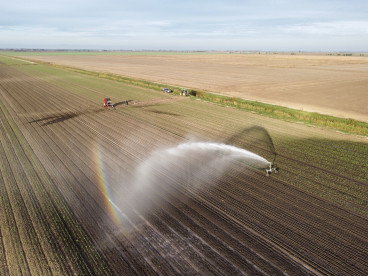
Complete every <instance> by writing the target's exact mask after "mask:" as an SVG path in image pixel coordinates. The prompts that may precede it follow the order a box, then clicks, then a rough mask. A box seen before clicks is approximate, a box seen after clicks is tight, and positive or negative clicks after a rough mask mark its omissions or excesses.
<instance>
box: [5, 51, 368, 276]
mask: <svg viewBox="0 0 368 276" xmlns="http://www.w3.org/2000/svg"><path fill="white" fill-rule="evenodd" d="M5 62H6V59H5V58H3V62H1V63H0V138H1V139H0V141H1V143H0V158H1V161H0V173H1V174H0V175H1V177H0V193H1V197H0V275H48V274H55V275H73V274H78V275H91V274H97V275H137V274H138V275H158V274H159V275H175V274H176V275H178V274H181V275H194V274H201V275H224V274H226V275H243V274H248V275H285V274H288V275H318V274H325V275H367V274H368V262H367V256H368V249H367V248H368V217H367V214H368V208H367V203H368V181H367V175H368V166H367V164H368V162H367V161H368V157H367V156H368V143H367V139H366V138H360V137H355V136H350V135H347V134H341V133H337V132H334V131H332V130H327V129H319V128H313V127H308V126H305V125H301V124H296V123H288V122H283V121H278V120H274V119H271V118H266V117H262V116H259V115H256V114H252V113H247V112H244V111H241V110H237V109H235V108H226V107H223V106H218V105H214V104H210V103H206V102H202V101H196V100H193V99H191V98H189V97H179V96H174V95H166V94H163V93H160V92H157V91H152V90H149V89H143V88H137V87H133V86H127V85H124V84H121V83H117V82H113V81H108V80H102V79H98V78H94V77H90V76H86V75H79V74H77V73H71V72H67V71H63V70H61V69H56V68H53V67H50V66H45V65H37V64H29V63H23V62H21V61H13V62H9V64H10V63H11V64H10V65H9V64H5ZM106 96H109V97H111V99H112V101H113V102H114V103H117V105H116V108H115V109H104V108H103V107H102V104H103V98H104V97H106ZM126 100H128V102H129V104H128V105H126V104H124V101H126ZM254 125H256V126H259V127H261V128H263V129H265V130H267V131H268V133H269V134H270V136H271V137H272V139H273V143H274V146H275V148H276V151H277V153H278V156H277V163H278V165H279V167H280V172H279V173H278V174H275V175H274V174H273V175H271V176H270V177H266V176H265V171H264V170H263V169H259V168H257V167H254V166H250V165H249V164H248V163H247V161H244V160H233V159H231V160H230V159H229V160H227V159H226V161H227V162H226V166H222V165H219V164H217V165H216V166H212V165H208V164H209V163H211V160H207V159H206V158H207V157H208V156H207V155H198V154H197V155H196V154H194V155H192V156H190V158H184V159H179V158H178V160H180V162H179V161H178V160H175V159H174V160H172V161H173V162H171V163H170V162H169V163H168V162H164V160H160V159H159V158H158V159H157V160H156V161H155V163H150V166H151V167H150V169H149V170H147V171H144V170H143V171H139V170H138V171H137V169H140V168H142V164H146V163H145V162H146V161H147V160H151V159H150V158H152V156H153V155H154V154H155V152H156V153H157V151H160V150H162V149H165V148H170V147H173V148H175V147H176V146H178V145H180V144H182V143H187V142H188V141H193V140H194V141H202V142H212V143H213V142H216V143H226V142H230V141H231V142H234V141H235V140H236V141H235V142H236V143H235V142H234V144H235V145H237V146H239V147H242V148H244V149H246V150H249V151H252V152H254V153H257V154H259V155H261V156H263V157H265V158H267V159H268V160H270V159H272V158H273V155H272V154H271V152H270V150H269V147H268V146H267V144H265V143H264V142H263V141H261V140H259V139H258V138H257V137H252V136H251V135H248V134H247V132H246V131H244V130H246V129H248V128H250V127H252V126H254ZM240 134H241V135H240ZM234 137H236V139H235V140H234ZM221 160H222V159H221ZM160 162H161V163H160ZM160 164H161V165H160ZM220 164H223V163H220ZM191 171H193V172H199V173H193V174H192V173H191ZM137 172H138V173H139V172H141V174H139V175H137ZM145 172H147V173H145ZM182 172H185V174H184V173H182ZM137 177H138V179H141V178H143V179H145V180H146V182H145V183H150V180H152V182H153V183H154V186H152V185H149V186H142V190H139V191H138V192H136V193H134V201H131V200H126V199H127V198H128V197H129V195H131V193H132V189H133V190H134V185H136V184H137V183H138V182H134V181H132V179H133V180H134V179H137ZM153 180H155V181H153ZM132 186H133V187H132Z"/></svg>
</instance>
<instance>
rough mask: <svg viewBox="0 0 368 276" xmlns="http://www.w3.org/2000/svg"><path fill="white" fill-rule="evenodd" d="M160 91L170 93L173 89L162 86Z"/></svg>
mask: <svg viewBox="0 0 368 276" xmlns="http://www.w3.org/2000/svg"><path fill="white" fill-rule="evenodd" d="M162 92H164V93H172V92H173V91H172V90H171V89H170V88H162Z"/></svg>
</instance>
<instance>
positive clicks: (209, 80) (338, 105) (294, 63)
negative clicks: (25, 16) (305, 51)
mask: <svg viewBox="0 0 368 276" xmlns="http://www.w3.org/2000/svg"><path fill="white" fill-rule="evenodd" d="M25 57H27V58H31V59H36V60H41V61H46V62H51V63H57V64H63V65H67V66H72V67H78V68H83V69H86V70H92V71H99V72H109V73H115V74H120V75H123V76H128V77H134V78H140V79H145V80H151V81H154V82H158V83H164V84H172V85H181V86H183V87H187V88H193V89H201V90H205V91H209V92H215V93H220V94H224V95H230V96H234V97H239V98H244V99H250V100H256V101H260V102H267V103H271V104H276V105H281V106H287V107H291V108H296V109H303V110H306V111H314V112H319V113H323V114H329V115H334V116H337V117H342V118H353V119H356V120H360V121H365V122H368V108H367V102H368V93H367V87H368V57H366V56H326V55H286V54H285V55H283V54H260V55H258V54H181V55H175V54H166V55H160V54H159V53H158V54H154V55H143V54H142V55H128V54H127V55H101V54H99V55H93V54H91V55H50V54H47V55H40V56H37V55H34V54H33V55H32V56H27V55H26V54H25Z"/></svg>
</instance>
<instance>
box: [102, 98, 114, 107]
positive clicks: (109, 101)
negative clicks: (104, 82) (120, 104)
mask: <svg viewBox="0 0 368 276" xmlns="http://www.w3.org/2000/svg"><path fill="white" fill-rule="evenodd" d="M103 106H104V107H113V105H112V103H111V100H110V98H105V99H104V105H103Z"/></svg>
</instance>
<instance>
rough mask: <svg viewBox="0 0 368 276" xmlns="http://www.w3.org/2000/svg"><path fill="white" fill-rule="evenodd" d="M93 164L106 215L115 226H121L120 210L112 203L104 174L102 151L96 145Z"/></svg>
mask: <svg viewBox="0 0 368 276" xmlns="http://www.w3.org/2000/svg"><path fill="white" fill-rule="evenodd" d="M95 163H96V167H97V168H96V172H97V181H98V186H99V188H100V191H101V192H102V194H103V198H104V202H105V206H107V208H108V213H109V214H110V216H111V218H112V219H113V221H114V222H115V224H116V225H121V216H120V214H121V210H120V209H119V207H118V206H116V204H115V203H114V200H113V198H112V195H111V189H110V185H109V178H108V175H107V174H106V167H105V163H104V161H103V158H102V150H101V148H100V146H99V145H98V143H96V150H95Z"/></svg>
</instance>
